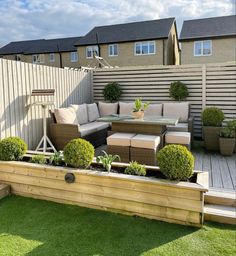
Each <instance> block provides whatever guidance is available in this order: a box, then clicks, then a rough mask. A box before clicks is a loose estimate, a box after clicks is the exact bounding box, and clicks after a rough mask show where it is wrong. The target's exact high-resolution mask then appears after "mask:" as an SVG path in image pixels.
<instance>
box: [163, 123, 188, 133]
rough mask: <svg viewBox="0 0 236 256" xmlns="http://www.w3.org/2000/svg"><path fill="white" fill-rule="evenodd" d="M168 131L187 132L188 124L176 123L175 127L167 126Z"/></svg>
mask: <svg viewBox="0 0 236 256" xmlns="http://www.w3.org/2000/svg"><path fill="white" fill-rule="evenodd" d="M167 130H168V131H173V132H188V123H178V124H177V125H167Z"/></svg>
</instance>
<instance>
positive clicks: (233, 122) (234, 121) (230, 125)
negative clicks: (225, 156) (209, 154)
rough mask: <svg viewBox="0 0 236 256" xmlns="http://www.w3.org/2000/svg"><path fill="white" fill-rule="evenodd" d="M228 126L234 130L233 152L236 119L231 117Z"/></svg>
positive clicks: (235, 148) (235, 147)
mask: <svg viewBox="0 0 236 256" xmlns="http://www.w3.org/2000/svg"><path fill="white" fill-rule="evenodd" d="M228 127H229V128H230V129H231V130H233V131H234V138H235V146H234V152H236V119H233V120H231V121H229V122H228Z"/></svg>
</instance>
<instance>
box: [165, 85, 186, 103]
mask: <svg viewBox="0 0 236 256" xmlns="http://www.w3.org/2000/svg"><path fill="white" fill-rule="evenodd" d="M169 93H170V97H171V98H172V99H174V100H178V101H181V100H184V99H186V98H187V97H188V95H189V93H188V88H187V86H186V85H185V84H184V83H182V82H180V81H175V82H172V83H171V85H170V89H169Z"/></svg>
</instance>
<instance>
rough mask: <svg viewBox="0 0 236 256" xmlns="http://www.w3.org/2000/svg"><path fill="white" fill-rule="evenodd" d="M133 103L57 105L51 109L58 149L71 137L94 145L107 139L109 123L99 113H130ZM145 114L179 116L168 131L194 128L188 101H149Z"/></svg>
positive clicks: (190, 130)
mask: <svg viewBox="0 0 236 256" xmlns="http://www.w3.org/2000/svg"><path fill="white" fill-rule="evenodd" d="M133 107H134V103H133V102H132V103H131V102H128V103H127V102H119V103H118V102H116V103H106V102H98V104H96V103H92V104H81V105H70V106H69V107H68V108H59V109H55V110H54V112H51V120H52V121H51V123H50V129H49V136H50V139H51V141H52V143H53V144H54V146H55V147H56V149H57V150H62V149H63V148H64V146H65V145H66V144H67V143H68V142H69V141H70V140H72V139H75V138H83V139H86V140H88V141H90V142H91V143H92V144H93V145H94V146H95V147H98V146H100V145H102V144H105V143H106V138H107V132H108V130H109V129H110V124H109V123H107V122H98V121H96V120H97V119H98V118H99V117H102V116H107V115H112V114H120V115H131V114H132V110H133ZM145 116H167V117H168V116H169V117H178V118H179V123H178V124H177V125H176V126H167V130H169V131H183V132H190V133H191V134H192V131H193V118H192V117H190V105H189V103H188V102H169V103H160V104H150V105H149V107H148V109H147V110H146V111H145Z"/></svg>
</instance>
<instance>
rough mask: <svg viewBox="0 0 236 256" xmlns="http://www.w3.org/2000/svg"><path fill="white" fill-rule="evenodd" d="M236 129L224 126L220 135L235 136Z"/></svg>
mask: <svg viewBox="0 0 236 256" xmlns="http://www.w3.org/2000/svg"><path fill="white" fill-rule="evenodd" d="M234 136H235V131H234V130H233V129H230V128H229V127H224V128H222V129H221V131H220V137H222V138H234Z"/></svg>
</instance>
